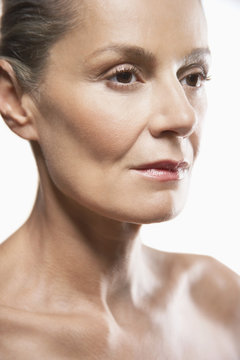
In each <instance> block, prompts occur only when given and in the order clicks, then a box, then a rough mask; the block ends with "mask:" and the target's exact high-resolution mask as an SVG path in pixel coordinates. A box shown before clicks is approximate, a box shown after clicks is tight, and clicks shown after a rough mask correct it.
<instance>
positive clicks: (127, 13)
mask: <svg viewBox="0 0 240 360" xmlns="http://www.w3.org/2000/svg"><path fill="white" fill-rule="evenodd" d="M84 18H85V29H86V32H87V34H85V35H87V38H88V39H89V41H92V42H91V43H98V42H99V43H101V45H104V44H103V43H104V42H114V43H116V42H118V43H121V42H122V43H127V42H129V41H130V42H132V43H134V45H137V46H138V45H139V46H143V45H144V43H145V44H146V45H148V46H149V47H157V46H161V45H164V46H165V47H166V44H168V45H170V44H171V43H172V44H174V46H176V43H178V42H180V45H181V41H182V42H187V41H188V42H189V46H191V42H194V43H196V42H198V44H194V46H197V47H202V46H204V45H206V23H205V18H204V14H203V10H202V6H201V3H200V1H199V0H88V2H87V5H86V12H85V16H84ZM201 42H205V43H204V44H203V43H201ZM106 45H107V44H106ZM183 45H184V44H183Z"/></svg>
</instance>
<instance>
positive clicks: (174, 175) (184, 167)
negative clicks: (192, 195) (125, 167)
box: [132, 160, 190, 181]
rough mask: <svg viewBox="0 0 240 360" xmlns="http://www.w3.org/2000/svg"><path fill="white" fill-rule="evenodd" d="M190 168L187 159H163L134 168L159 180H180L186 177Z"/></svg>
mask: <svg viewBox="0 0 240 360" xmlns="http://www.w3.org/2000/svg"><path fill="white" fill-rule="evenodd" d="M189 168H190V164H189V162H187V161H182V160H180V161H176V160H161V161H157V162H153V163H148V164H142V165H139V166H137V167H135V168H133V169H132V170H134V171H136V172H138V173H139V174H141V175H143V176H145V177H148V178H152V179H155V180H159V181H178V180H182V179H183V178H184V177H185V175H186V173H187V172H188V171H189Z"/></svg>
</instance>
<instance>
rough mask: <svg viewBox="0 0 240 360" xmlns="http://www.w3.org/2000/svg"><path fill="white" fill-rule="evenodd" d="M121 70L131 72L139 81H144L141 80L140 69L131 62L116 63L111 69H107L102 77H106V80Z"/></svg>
mask: <svg viewBox="0 0 240 360" xmlns="http://www.w3.org/2000/svg"><path fill="white" fill-rule="evenodd" d="M122 72H132V73H133V74H134V75H136V76H137V77H138V78H139V79H140V81H142V82H143V81H144V80H143V77H142V71H141V70H140V69H139V68H138V67H137V66H136V65H133V64H127V63H126V64H119V65H116V66H115V67H113V68H112V69H110V70H109V71H107V72H106V73H105V74H104V75H103V77H104V78H105V79H106V80H109V79H111V78H112V77H114V76H116V75H117V74H119V73H122Z"/></svg>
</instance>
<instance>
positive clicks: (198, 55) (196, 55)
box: [183, 47, 211, 65]
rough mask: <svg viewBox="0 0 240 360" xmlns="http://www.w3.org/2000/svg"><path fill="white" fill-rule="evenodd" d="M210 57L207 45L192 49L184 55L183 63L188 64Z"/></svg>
mask: <svg viewBox="0 0 240 360" xmlns="http://www.w3.org/2000/svg"><path fill="white" fill-rule="evenodd" d="M210 57H211V51H210V49H209V48H208V47H205V48H196V49H193V50H192V51H191V52H190V54H188V55H186V56H184V58H183V65H189V64H191V63H194V62H198V61H201V60H202V59H208V58H210Z"/></svg>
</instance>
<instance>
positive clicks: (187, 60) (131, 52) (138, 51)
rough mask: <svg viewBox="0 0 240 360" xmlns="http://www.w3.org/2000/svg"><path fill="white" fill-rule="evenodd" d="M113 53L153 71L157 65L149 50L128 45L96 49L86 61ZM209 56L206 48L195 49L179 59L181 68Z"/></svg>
mask: <svg viewBox="0 0 240 360" xmlns="http://www.w3.org/2000/svg"><path fill="white" fill-rule="evenodd" d="M108 52H110V53H111V52H114V53H116V54H117V55H119V56H120V57H122V58H123V59H124V60H125V59H130V60H131V61H133V62H136V63H137V62H139V63H142V64H143V65H145V66H146V67H147V66H148V67H150V68H152V69H154V68H155V67H156V65H157V57H156V56H155V54H154V53H153V52H151V51H149V50H146V49H144V48H143V47H140V46H135V45H129V44H112V45H109V46H106V47H103V48H100V49H97V50H96V51H94V52H93V53H92V54H90V55H89V56H88V58H87V60H90V59H91V58H95V57H97V56H99V55H101V54H104V53H108ZM210 56H211V51H210V49H209V48H208V47H202V48H195V49H193V50H192V51H191V52H190V53H189V54H187V55H185V56H184V57H183V58H181V59H180V61H179V62H180V63H181V66H183V67H184V66H188V65H189V64H192V63H195V62H203V61H204V62H206V63H207V58H209V57H210Z"/></svg>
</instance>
